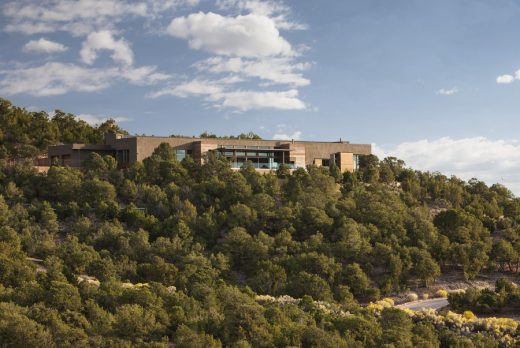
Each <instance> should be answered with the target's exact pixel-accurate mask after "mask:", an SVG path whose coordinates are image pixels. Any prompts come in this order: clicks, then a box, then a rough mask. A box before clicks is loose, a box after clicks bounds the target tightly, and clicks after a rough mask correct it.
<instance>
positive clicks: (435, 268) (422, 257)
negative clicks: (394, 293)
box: [411, 248, 441, 286]
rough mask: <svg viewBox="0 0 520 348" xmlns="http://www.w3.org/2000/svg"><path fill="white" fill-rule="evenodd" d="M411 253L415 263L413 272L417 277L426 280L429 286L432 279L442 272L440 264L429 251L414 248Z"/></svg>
mask: <svg viewBox="0 0 520 348" xmlns="http://www.w3.org/2000/svg"><path fill="white" fill-rule="evenodd" d="M411 255H412V261H413V263H414V265H413V272H414V274H415V276H416V277H418V278H419V279H421V280H422V281H423V282H424V285H425V286H428V284H429V283H430V282H431V281H433V280H435V278H437V277H438V276H439V275H440V274H441V270H440V267H439V265H438V264H437V262H435V260H433V258H432V257H431V255H430V253H429V252H428V251H426V250H422V249H418V248H412V251H411Z"/></svg>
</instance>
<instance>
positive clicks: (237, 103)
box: [215, 89, 306, 111]
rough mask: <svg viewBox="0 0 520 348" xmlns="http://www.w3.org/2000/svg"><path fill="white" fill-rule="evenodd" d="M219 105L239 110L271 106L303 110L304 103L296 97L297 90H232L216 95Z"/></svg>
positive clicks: (281, 108)
mask: <svg viewBox="0 0 520 348" xmlns="http://www.w3.org/2000/svg"><path fill="white" fill-rule="evenodd" d="M215 97H217V100H218V101H219V102H220V104H219V106H221V107H229V108H235V109H238V110H240V111H248V110H251V109H264V108H272V109H278V110H303V109H305V107H306V106H305V103H304V102H303V101H301V100H300V99H299V98H298V90H296V89H291V90H288V91H233V92H227V93H223V94H222V95H220V96H219V95H217V96H215Z"/></svg>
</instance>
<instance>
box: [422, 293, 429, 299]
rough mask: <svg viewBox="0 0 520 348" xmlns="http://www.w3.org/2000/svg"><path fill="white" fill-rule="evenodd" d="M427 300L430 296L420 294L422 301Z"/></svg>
mask: <svg viewBox="0 0 520 348" xmlns="http://www.w3.org/2000/svg"><path fill="white" fill-rule="evenodd" d="M429 298H430V295H428V294H427V293H424V294H422V299H423V300H427V299H429Z"/></svg>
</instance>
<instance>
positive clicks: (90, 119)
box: [77, 114, 131, 126]
mask: <svg viewBox="0 0 520 348" xmlns="http://www.w3.org/2000/svg"><path fill="white" fill-rule="evenodd" d="M77 117H78V118H80V119H82V120H83V121H85V122H87V123H88V124H90V125H91V126H94V125H99V124H101V123H103V122H105V121H106V120H108V119H109V118H111V119H113V120H114V121H116V122H117V123H121V122H128V121H131V119H129V118H127V117H104V116H99V115H98V116H96V115H92V114H79V115H77Z"/></svg>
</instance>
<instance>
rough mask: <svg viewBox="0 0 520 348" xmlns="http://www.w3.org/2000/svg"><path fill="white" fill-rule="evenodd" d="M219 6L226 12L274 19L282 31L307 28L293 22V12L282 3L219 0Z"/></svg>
mask: <svg viewBox="0 0 520 348" xmlns="http://www.w3.org/2000/svg"><path fill="white" fill-rule="evenodd" d="M217 6H218V7H220V8H221V9H224V10H236V11H239V12H245V13H254V14H257V15H261V16H267V17H270V18H272V19H273V21H274V22H275V23H276V27H277V28H278V29H282V30H303V29H307V26H306V25H304V24H301V23H298V22H296V21H294V20H291V19H290V17H291V10H290V8H289V7H288V6H286V5H285V4H284V3H283V2H281V1H271V0H217Z"/></svg>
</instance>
